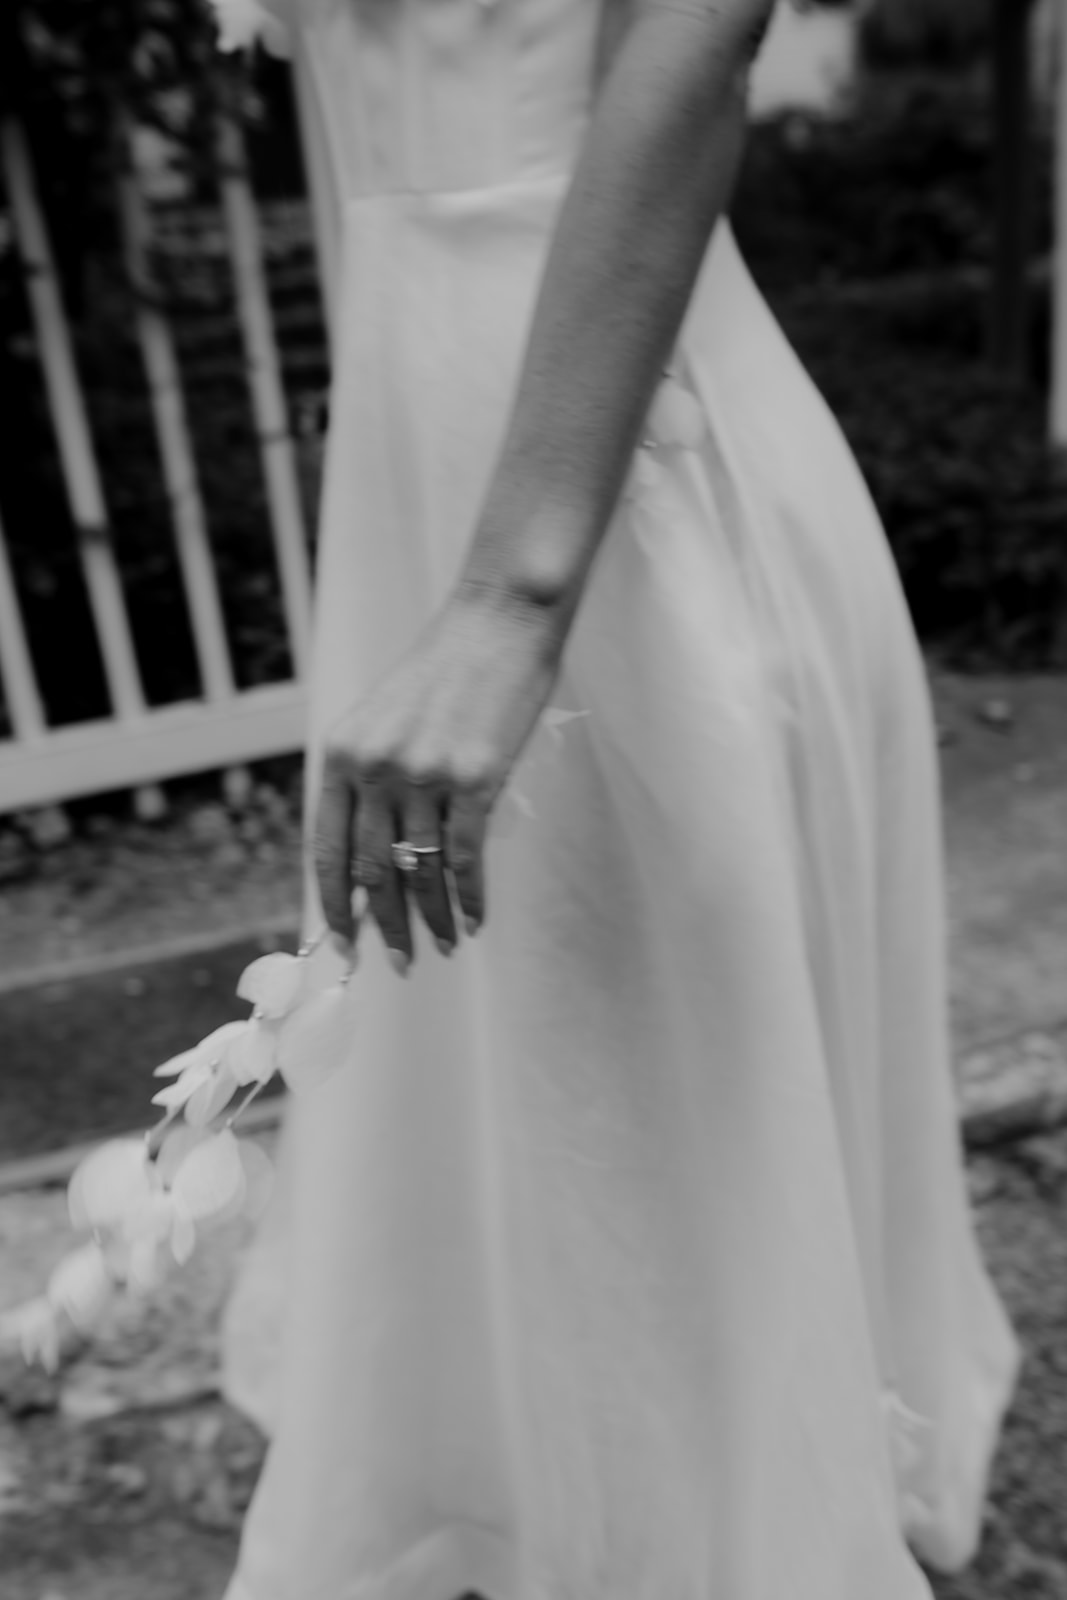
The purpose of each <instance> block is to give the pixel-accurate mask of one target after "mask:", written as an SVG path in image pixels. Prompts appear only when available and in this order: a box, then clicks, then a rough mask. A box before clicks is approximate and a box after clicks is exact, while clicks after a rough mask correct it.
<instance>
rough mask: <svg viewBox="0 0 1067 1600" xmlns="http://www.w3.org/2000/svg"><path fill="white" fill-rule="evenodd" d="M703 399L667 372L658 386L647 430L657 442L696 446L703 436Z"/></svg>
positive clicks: (681, 447)
mask: <svg viewBox="0 0 1067 1600" xmlns="http://www.w3.org/2000/svg"><path fill="white" fill-rule="evenodd" d="M705 427H706V424H705V420H704V410H703V407H702V406H701V404H700V401H699V400H698V399H697V398H696V396H695V395H692V394H690V392H689V390H688V389H686V388H683V386H682V385H681V384H680V383H679V382H678V380H677V378H674V377H671V376H670V375H668V376H667V377H666V378H664V380H663V382H662V383H661V384H660V386H659V388H658V389H657V390H656V393H655V396H654V397H653V400H652V405H651V407H650V408H649V413H648V431H649V433H650V434H651V435H652V438H653V439H654V440H655V442H656V443H657V444H660V445H667V446H673V447H675V448H676V449H679V450H695V449H696V448H697V446H698V445H699V444H700V441H701V439H703V437H704V431H705Z"/></svg>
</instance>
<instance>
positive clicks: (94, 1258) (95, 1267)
mask: <svg viewBox="0 0 1067 1600" xmlns="http://www.w3.org/2000/svg"><path fill="white" fill-rule="evenodd" d="M114 1287H115V1283H114V1279H113V1278H112V1275H111V1273H110V1271H109V1270H108V1265H107V1261H106V1260H105V1258H104V1253H103V1251H102V1250H101V1248H100V1246H99V1245H98V1244H96V1243H95V1242H93V1243H90V1244H86V1245H82V1247H81V1249H79V1250H74V1251H72V1252H71V1254H70V1255H68V1256H64V1257H63V1260H62V1261H61V1262H60V1263H59V1265H58V1266H57V1267H56V1269H55V1271H54V1272H53V1273H52V1276H51V1277H50V1278H49V1280H48V1291H47V1295H48V1300H49V1303H50V1304H51V1305H52V1306H53V1307H54V1308H55V1309H56V1310H57V1311H63V1312H65V1313H66V1315H67V1316H68V1317H69V1318H70V1320H71V1322H73V1324H74V1326H75V1327H76V1328H78V1329H79V1330H80V1331H82V1332H85V1331H86V1330H87V1329H89V1328H91V1327H92V1326H93V1325H94V1323H95V1322H96V1321H97V1319H98V1318H99V1316H100V1313H101V1312H102V1311H103V1309H104V1307H105V1306H106V1305H107V1303H108V1301H109V1300H110V1298H111V1295H112V1292H113V1290H114Z"/></svg>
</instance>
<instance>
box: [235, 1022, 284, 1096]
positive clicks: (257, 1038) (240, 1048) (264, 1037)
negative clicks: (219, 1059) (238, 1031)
mask: <svg viewBox="0 0 1067 1600" xmlns="http://www.w3.org/2000/svg"><path fill="white" fill-rule="evenodd" d="M277 1047H278V1029H277V1024H275V1023H271V1022H267V1021H266V1020H263V1021H261V1020H260V1019H259V1018H258V1017H256V1018H253V1019H252V1021H251V1022H250V1023H249V1024H248V1027H247V1028H246V1030H245V1032H244V1033H243V1034H242V1035H241V1037H240V1038H239V1039H235V1040H234V1042H233V1044H232V1045H231V1046H230V1048H229V1050H228V1051H227V1054H226V1064H227V1066H228V1067H229V1069H230V1071H231V1072H232V1073H233V1076H234V1082H235V1083H236V1084H237V1086H238V1087H239V1088H243V1087H244V1086H245V1084H249V1083H259V1084H264V1083H268V1082H269V1081H270V1079H271V1078H273V1076H274V1074H275V1072H276V1071H277V1070H278V1064H277V1060H276V1058H275V1051H276V1050H277Z"/></svg>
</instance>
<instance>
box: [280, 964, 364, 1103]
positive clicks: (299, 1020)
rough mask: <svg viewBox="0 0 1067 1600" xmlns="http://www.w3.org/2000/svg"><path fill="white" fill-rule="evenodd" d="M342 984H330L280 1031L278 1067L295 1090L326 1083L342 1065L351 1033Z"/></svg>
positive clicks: (286, 1020)
mask: <svg viewBox="0 0 1067 1600" xmlns="http://www.w3.org/2000/svg"><path fill="white" fill-rule="evenodd" d="M347 993H348V990H347V988H346V987H345V985H344V984H343V983H335V984H331V985H330V987H329V988H328V989H324V990H323V991H322V993H321V994H318V995H316V996H315V998H314V1000H308V1001H306V1002H305V1003H304V1004H303V1005H302V1006H299V1007H298V1008H297V1009H296V1010H295V1011H293V1012H292V1013H291V1014H290V1015H289V1016H288V1017H286V1019H285V1021H284V1022H283V1023H282V1025H281V1028H280V1030H279V1032H278V1057H277V1059H278V1070H279V1071H280V1072H281V1074H282V1077H283V1078H284V1079H285V1081H286V1083H287V1084H288V1085H289V1087H290V1089H292V1090H293V1091H294V1093H299V1092H301V1091H302V1090H304V1089H312V1088H315V1087H317V1086H318V1085H319V1084H320V1083H323V1082H324V1081H325V1080H326V1079H327V1078H329V1077H331V1076H332V1075H333V1073H335V1072H336V1071H337V1069H338V1068H339V1067H340V1066H341V1065H342V1064H343V1062H344V1059H345V1052H346V1047H347V1045H348V1041H349V1039H350V1038H351V1034H352V1022H351V1018H350V1017H349V1015H348V1013H347V1011H346V1008H345V1004H344V1002H345V997H346V995H347Z"/></svg>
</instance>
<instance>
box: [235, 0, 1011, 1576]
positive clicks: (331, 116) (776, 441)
mask: <svg viewBox="0 0 1067 1600" xmlns="http://www.w3.org/2000/svg"><path fill="white" fill-rule="evenodd" d="M596 26H597V16H596V7H595V3H594V0H495V3H480V0H303V13H302V16H301V18H299V19H298V28H299V34H300V49H301V51H302V52H303V53H304V56H305V61H306V64H307V65H308V67H309V68H310V70H311V72H312V74H313V76H314V81H315V84H316V88H317V93H318V96H319V100H320V104H321V108H322V111H323V115H324V121H325V125H326V127H327V129H328V135H329V142H330V149H331V152H332V159H333V161H334V163H335V168H336V174H337V180H338V184H339V188H340V191H341V195H342V215H343V224H342V257H341V263H340V269H339V278H338V290H339V319H338V323H337V327H336V333H335V337H336V363H337V366H336V381H335V392H334V399H333V407H332V437H331V441H330V451H329V459H328V471H327V480H326V489H325V504H324V514H323V527H322V545H321V556H320V567H319V573H318V615H317V636H316V651H315V663H314V677H313V693H312V708H313V723H314V727H313V734H312V746H311V749H312V756H311V770H312V772H314V770H315V762H316V751H317V750H318V748H319V744H320V739H321V734H322V731H323V729H324V728H326V727H327V726H328V725H329V724H330V723H331V722H332V721H333V720H334V719H335V718H336V717H337V716H338V714H339V713H340V712H341V711H342V710H343V709H344V708H346V707H347V705H348V704H349V703H350V701H351V700H352V699H353V697H354V696H355V695H356V694H357V693H359V692H360V691H361V690H363V689H365V688H366V687H367V686H368V685H369V684H370V683H371V682H372V680H374V679H375V678H376V677H378V676H379V675H380V674H381V672H382V671H383V669H384V668H385V667H386V666H387V665H388V664H390V663H391V662H392V661H393V660H394V659H395V658H396V656H397V655H398V654H399V653H400V651H401V650H402V649H403V648H404V647H405V646H406V645H407V643H408V641H409V640H410V639H411V637H412V636H413V634H414V633H415V631H416V630H417V629H418V628H419V626H420V624H421V623H422V622H423V621H424V619H425V618H426V617H427V616H428V614H429V613H430V611H431V608H432V607H433V606H434V605H435V604H436V603H437V602H438V601H439V600H440V599H441V598H442V596H443V595H444V594H445V592H446V591H447V588H448V586H449V583H450V581H451V579H452V578H453V575H454V574H455V572H456V570H457V567H458V565H459V563H460V561H461V559H462V556H463V553H464V550H465V548H466V545H467V542H468V540H469V537H470V534H471V530H472V526H473V522H474V519H475V516H476V513H477V511H478V508H479V502H480V497H481V496H482V494H483V491H484V489H485V486H486V483H487V479H488V476H489V472H490V469H491V467H492V464H493V460H494V453H495V451H496V450H497V448H498V444H499V441H500V439H501V434H502V430H503V426H504V422H505V418H506V414H507V410H508V404H509V397H510V395H511V394H512V391H513V388H514V385H515V382H516V378H517V374H518V371H519V364H520V360H521V356H522V351H523V344H524V337H525V333H526V329H527V325H528V320H529V317H530V313H531V310H532V306H533V301H534V296H535V294H536V291H537V287H538V279H539V273H540V269H541V266H542V262H543V259H544V255H545V250H546V246H547V244H548V241H549V239H550V236H551V231H552V227H553V220H554V217H555V215H556V211H557V208H558V205H559V202H560V200H561V197H562V195H563V193H564V191H565V189H566V185H567V181H568V173H569V170H570V168H571V166H572V164H573V161H574V158H575V154H576V151H577V149H578V147H579V144H580V140H581V137H582V132H583V128H584V126H585V122H586V119H587V116H588V113H589V106H590V86H591V79H592V59H593V50H594V37H595V33H596ZM672 370H673V372H674V374H675V376H674V379H673V380H672V383H673V385H674V387H673V389H672V407H671V408H670V409H671V410H672V411H673V412H674V413H677V412H678V411H679V410H680V411H681V413H682V418H681V424H679V422H678V418H677V416H674V417H673V420H672V416H671V415H668V414H667V411H666V410H665V409H664V407H662V406H661V407H660V408H659V412H657V413H655V414H654V415H653V419H652V424H651V425H650V433H651V436H652V437H653V438H654V440H655V441H656V442H654V443H653V444H651V445H650V446H648V447H646V448H643V449H642V450H641V451H640V452H639V462H638V467H637V470H636V472H635V476H634V480H633V483H632V485H631V489H630V491H629V493H628V495H627V497H626V498H625V499H624V500H623V502H622V503H621V505H620V509H619V511H618V514H617V516H616V518H615V521H614V523H613V526H612V528H611V529H610V530H609V533H608V536H607V539H606V542H605V544H604V547H603V550H602V553H601V556H600V558H599V560H598V563H597V565H596V567H595V568H594V571H593V575H592V578H591V580H590V583H589V587H588V591H587V594H586V598H585V600H584V602H583V605H582V608H581V611H580V614H579V617H578V620H577V623H576V626H575V628H574V632H573V634H572V637H571V640H570V643H569V645H568V649H567V653H566V658H565V670H564V675H563V678H562V681H561V683H560V685H559V688H558V691H557V693H556V695H555V697H554V705H555V706H556V707H557V708H560V709H561V710H562V711H564V712H567V711H569V712H577V713H583V715H579V716H575V717H573V718H572V719H571V720H565V719H564V717H563V716H561V715H559V714H558V712H557V713H556V714H555V715H553V716H550V717H548V718H546V719H545V722H544V723H543V725H542V727H541V729H540V730H539V732H538V733H537V734H536V736H535V738H534V740H533V741H532V743H531V745H530V747H529V748H528V751H527V753H526V755H525V756H524V758H523V760H522V762H521V764H520V766H519V768H518V769H517V771H516V773H515V776H514V781H513V784H512V785H511V789H510V797H509V799H508V800H507V801H506V802H505V804H504V805H503V806H502V810H501V822H500V826H499V828H498V830H497V833H496V835H495V837H494V839H493V842H492V844H491V848H490V856H489V873H488V882H489V891H490V910H489V918H488V923H487V925H486V927H485V929H484V931H483V933H482V934H481V935H480V936H479V937H478V938H477V939H476V940H474V941H467V942H465V944H464V945H463V947H462V948H461V950H460V951H459V952H457V954H456V955H455V956H454V957H453V959H452V960H451V961H444V960H442V959H440V958H439V957H438V956H437V954H436V953H435V951H434V950H433V948H432V945H431V943H430V941H429V940H428V939H424V940H423V941H422V945H421V949H420V957H419V960H418V961H417V963H416V966H415V969H414V972H413V975H412V976H411V977H410V978H409V979H408V980H407V981H406V982H402V981H400V980H399V979H398V978H397V977H396V976H395V975H394V974H393V972H392V971H391V969H390V968H389V967H388V966H387V964H386V962H385V960H384V957H383V955H382V953H381V944H380V940H379V939H378V937H377V935H376V934H374V933H373V932H371V933H370V934H369V935H368V936H366V937H365V939H364V941H363V947H364V948H363V957H362V964H361V966H360V969H359V971H358V973H357V975H356V977H355V979H354V980H353V982H352V984H351V985H350V987H349V990H348V999H347V1002H346V1003H347V1004H348V1005H349V1006H350V1010H351V1024H352V1034H351V1049H350V1056H349V1059H348V1061H347V1063H346V1065H345V1067H344V1070H343V1071H342V1072H341V1073H340V1074H338V1075H337V1076H336V1077H334V1078H333V1079H331V1080H330V1081H329V1082H328V1083H327V1084H326V1086H325V1087H324V1088H322V1089H321V1090H319V1091H318V1092H317V1093H315V1094H313V1095H312V1096H311V1097H310V1098H307V1099H304V1100H302V1101H301V1102H300V1103H298V1104H297V1105H296V1107H295V1108H294V1112H293V1116H292V1120H291V1123H290V1126H289V1129H288V1133H287V1148H286V1151H285V1156H284V1161H283V1166H284V1173H283V1178H284V1181H283V1184H282V1197H281V1198H282V1204H281V1206H280V1209H279V1212H278V1216H277V1218H276V1222H275V1226H274V1227H273V1228H272V1229H271V1230H270V1231H269V1233H268V1234H267V1236H265V1238H264V1240H263V1242H262V1244H261V1247H260V1249H259V1252H258V1254H257V1256H256V1257H255V1258H254V1260H253V1265H252V1268H251V1270H250V1274H249V1277H248V1279H247V1280H246V1282H245V1285H244V1286H243V1289H242V1291H241V1293H240V1294H239V1296H238V1300H237V1302H236V1304H235V1307H234V1312H233V1316H232V1318H231V1333H234V1330H236V1331H237V1343H236V1351H237V1353H236V1355H233V1353H232V1348H231V1361H232V1367H231V1371H232V1378H233V1385H234V1390H235V1392H236V1393H237V1394H238V1396H240V1394H241V1391H242V1384H244V1385H245V1390H246V1392H249V1391H250V1390H251V1389H252V1388H255V1389H256V1392H257V1394H258V1395H259V1400H258V1401H257V1402H254V1403H257V1404H259V1405H260V1407H261V1408H262V1393H263V1385H262V1383H261V1382H258V1380H256V1379H255V1375H254V1374H253V1373H252V1371H251V1367H250V1368H249V1369H248V1371H247V1372H246V1373H244V1374H243V1375H242V1371H241V1364H242V1360H243V1359H244V1357H242V1355H241V1353H240V1335H239V1330H240V1327H241V1326H242V1319H243V1325H244V1326H245V1327H247V1326H248V1323H249V1320H250V1319H251V1320H258V1321H259V1322H260V1323H261V1324H262V1323H263V1321H264V1320H265V1319H268V1320H269V1318H270V1316H271V1312H270V1309H269V1298H270V1297H269V1291H270V1289H271V1286H272V1285H273V1290H274V1295H275V1299H276V1301H277V1302H278V1303H279V1304H280V1305H281V1306H282V1308H283V1310H284V1317H283V1328H282V1333H281V1336H280V1343H279V1357H278V1362H277V1370H276V1371H272V1372H271V1374H270V1375H269V1377H270V1382H269V1385H268V1387H269V1391H270V1422H271V1429H272V1433H273V1441H272V1445H271V1449H270V1451H269V1455H268V1459H267V1464H266V1467H265V1471H264V1474H263V1477H262V1480H261V1483H260V1486H259V1489H258V1492H257V1494H256V1497H255V1500H254V1503H253V1505H252V1507H251V1510H250V1513H249V1517H248V1520H247V1525H246V1528H245V1533H244V1539H243V1545H242V1550H241V1555H240V1561H239V1566H238V1570H237V1573H236V1575H235V1577H234V1579H233V1582H232V1585H231V1587H230V1589H229V1591H228V1600H456V1597H458V1596H460V1595H463V1594H465V1593H466V1592H468V1591H473V1592H476V1593H478V1594H480V1595H482V1596H484V1597H485V1600H857V1597H863V1600H920V1597H923V1596H927V1595H928V1593H929V1591H928V1586H927V1583H926V1579H925V1578H924V1576H923V1575H922V1572H921V1569H920V1567H919V1565H918V1563H917V1562H916V1561H915V1559H914V1557H913V1555H912V1554H911V1553H910V1552H909V1543H910V1544H911V1546H912V1548H913V1549H914V1551H916V1552H917V1553H918V1554H919V1555H920V1557H921V1558H922V1559H923V1560H925V1561H927V1562H928V1563H931V1564H935V1565H939V1566H945V1567H951V1566H954V1565H958V1564H959V1563H961V1562H963V1561H964V1560H966V1559H967V1557H968V1556H969V1555H970V1553H971V1552H972V1551H973V1549H974V1547H975V1544H976V1541H977V1537H978V1528H979V1521H980V1515H981V1505H982V1497H983V1492H984V1486H985V1481H986V1475H987V1469H988V1464H989V1458H990V1455H991V1452H992V1449H993V1446H994V1443H995V1439H996V1433H997V1427H998V1423H999V1420H1000V1417H1001V1414H1002V1411H1003V1408H1004V1406H1005V1404H1006V1401H1007V1398H1008V1396H1009V1393H1010V1390H1011V1385H1012V1381H1013V1377H1014V1373H1015V1367H1016V1360H1017V1356H1016V1347H1015V1343H1014V1340H1013V1337H1012V1335H1011V1333H1010V1331H1009V1328H1008V1326H1007V1323H1006V1321H1005V1318H1004V1315H1003V1313H1002V1311H1001V1308H1000V1305H999V1303H998V1302H997V1300H996V1299H995V1297H994V1295H993V1293H992V1291H991V1289H990V1286H989V1284H988V1281H987V1279H986V1276H985V1274H984V1271H983V1268H982V1266H981V1265H980V1262H979V1259H978V1255H977V1252H976V1248H975V1243H974V1239H973V1237H972V1232H971V1227H970V1223H969V1219H968V1215H967V1207H966V1199H965V1190H964V1185H963V1179H962V1171H961V1164H960V1159H959V1153H958V1147H957V1133H956V1124H955V1119H954V1112H953V1091H952V1084H951V1079H950V1072H949V1065H948V1052H947V1042H946V1015H945V975H944V953H943V910H942V870H941V854H940V839H939V813H938V796H937V774H936V761H935V753H934V746H933V740H932V736H931V719H930V714H929V707H928V702H927V694H926V689H925V684H924V678H923V672H922V667H921V662H920V657H919V655H918V652H917V649H916V645H915V641H914V638H913V635H912V631H911V627H910V624H909V620H908V616H907V613H906V609H905V606H904V602H903V599H902V596H901V591H900V587H899V585H898V581H897V578H896V574H895V572H894V569H893V565H892V562H891V559H890V555H889V552H888V550H887V547H886V544H885V540H884V537H883V534H882V531H881V528H880V526H879V523H878V520H877V517H876V514H875V511H874V509H873V507H872V504H871V501H870V499H869V497H868V494H867V492H866V489H865V487H864V485H863V482H862V480H861V477H860V474H859V472H858V470H857V468H856V466H855V465H854V463H853V461H852V458H851V457H850V455H849V453H848V450H847V448H846V446H845V444H844V442H843V439H842V437H841V435H840V433H839V431H838V429H837V427H836V425H835V423H834V422H833V420H832V419H831V417H830V415H829V414H828V412H827V410H826V408H825V406H824V405H823V403H822V401H821V400H820V398H819V396H818V395H817V393H816V392H815V390H814V389H813V387H812V385H811V383H810V382H809V380H808V378H807V377H806V376H805V374H804V372H803V371H802V369H801V367H800V366H799V364H798V362H797V360H796V358H795V356H794V355H793V353H792V351H791V350H790V348H789V346H788V345H787V343H786V341H785V339H784V338H783V336H782V334H781V332H780V331H779V329H778V327H777V325H776V324H775V322H774V320H773V318H772V317H771V315H770V313H769V311H768V309H767V307H766V305H765V304H764V302H763V300H762V298H761V297H760V295H759V293H758V291H757V290H756V288H755V286H754V285H753V282H752V280H751V278H750V277H749V275H748V272H747V271H746V269H745V266H744V264H743V262H742V260H741V258H740V256H739V254H738V250H737V247H736V245H735V243H734V240H733V237H732V235H731V232H730V229H729V227H728V226H727V225H725V224H723V225H721V226H720V227H719V228H718V230H717V232H716V234H715V236H714V239H713V241H712V244H711V247H710V249H709V252H708V256H707V260H706V263H705V265H704V268H703V271H702V273H701V276H700V280H699V283H698V286H697V289H696V292H695V295H694V297H693V301H692V304H691V307H690V310H689V313H688V317H687V319H686V322H685V326H684V329H683V332H682V335H681V338H680V340H679V345H678V348H677V351H676V356H675V361H674V363H673V367H672ZM679 393H681V394H682V395H684V396H687V397H688V398H687V399H684V400H683V401H682V403H681V406H680V407H679V405H678V404H677V403H676V402H677V401H678V395H679ZM657 418H658V420H657ZM249 1359H250V1358H249ZM260 1376H262V1375H260Z"/></svg>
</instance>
